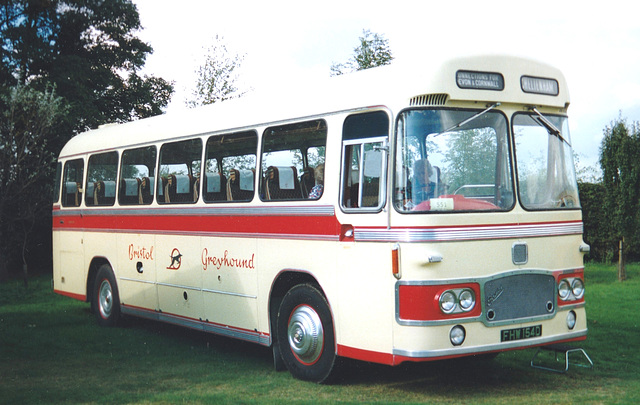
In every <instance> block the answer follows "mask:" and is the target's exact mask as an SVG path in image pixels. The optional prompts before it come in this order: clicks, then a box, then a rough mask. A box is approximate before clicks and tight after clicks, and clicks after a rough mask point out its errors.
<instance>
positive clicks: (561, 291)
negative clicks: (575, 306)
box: [558, 280, 570, 301]
mask: <svg viewBox="0 0 640 405" xmlns="http://www.w3.org/2000/svg"><path fill="white" fill-rule="evenodd" d="M569 291H570V289H569V282H568V281H567V280H562V281H560V283H559V284H558V295H559V296H560V299H561V300H563V301H564V300H566V299H567V298H568V297H569Z"/></svg>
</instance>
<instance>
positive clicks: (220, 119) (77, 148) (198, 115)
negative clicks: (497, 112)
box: [60, 55, 569, 158]
mask: <svg viewBox="0 0 640 405" xmlns="http://www.w3.org/2000/svg"><path fill="white" fill-rule="evenodd" d="M525 80H530V82H527V83H525ZM536 80H538V81H541V82H542V83H541V84H540V83H538V82H536ZM553 83H555V87H554V88H552V90H551V92H552V93H553V92H554V91H555V93H556V94H549V91H548V88H547V87H544V86H546V85H549V84H550V85H551V86H552V87H553ZM525 86H527V87H525ZM536 86H538V87H536ZM540 86H542V87H540ZM545 93H547V94H545ZM430 96H436V99H439V100H446V102H447V103H446V104H444V103H442V101H439V102H438V103H439V105H449V103H451V102H456V101H477V102H487V103H495V102H500V103H503V104H504V103H516V104H519V105H523V106H524V105H527V106H528V105H532V106H547V107H554V108H559V109H561V110H562V111H564V110H565V109H566V108H567V107H568V105H569V92H568V89H567V86H566V82H565V80H564V76H563V75H562V73H561V72H560V71H559V70H558V69H556V68H553V67H551V66H549V65H546V64H544V63H539V62H536V61H533V60H530V59H525V58H519V57H512V56H499V55H483V56H473V57H461V58H456V59H450V60H447V61H444V62H440V63H438V62H433V61H423V62H412V63H394V64H392V65H389V66H383V67H378V68H372V69H367V70H364V71H359V72H355V73H351V74H345V75H341V76H337V77H331V78H327V79H326V80H320V81H310V82H305V83H288V84H283V85H282V86H281V87H279V90H278V91H277V92H276V91H271V92H268V93H266V92H265V93H260V94H257V93H254V94H249V95H246V96H243V97H241V98H239V99H234V100H229V101H225V102H220V103H216V104H212V105H207V106H202V107H198V108H194V109H191V110H186V111H181V112H175V113H170V114H163V115H160V116H156V117H152V118H146V119H142V120H138V121H133V122H129V123H125V124H116V125H104V126H101V127H100V128H98V129H95V130H90V131H87V132H84V133H81V134H79V135H77V136H75V137H74V138H72V139H71V140H70V141H69V142H68V143H67V144H66V145H65V147H64V148H63V149H62V151H61V153H60V157H61V158H66V157H70V156H75V155H80V154H84V153H87V152H95V151H101V150H108V149H111V148H116V147H125V146H126V147H128V146H133V145H140V144H146V143H150V142H157V141H163V140H167V139H172V138H178V137H182V136H193V135H200V134H207V133H215V132H217V131H225V132H233V131H236V130H240V129H243V128H247V127H252V126H253V127H256V126H261V125H272V124H274V123H278V122H282V121H285V120H291V119H294V120H295V119H304V118H306V117H313V116H318V115H325V114H330V113H335V112H340V111H346V110H353V109H361V108H368V107H375V106H385V107H388V108H391V109H392V110H394V109H401V108H405V107H409V106H410V105H434V104H433V101H432V100H433V98H430ZM438 96H440V97H439V98H438ZM425 103H426V104H425Z"/></svg>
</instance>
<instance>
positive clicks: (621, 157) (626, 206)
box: [600, 118, 640, 281]
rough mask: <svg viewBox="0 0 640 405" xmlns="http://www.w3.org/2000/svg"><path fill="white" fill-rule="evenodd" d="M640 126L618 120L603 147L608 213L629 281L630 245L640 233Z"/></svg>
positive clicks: (606, 134)
mask: <svg viewBox="0 0 640 405" xmlns="http://www.w3.org/2000/svg"><path fill="white" fill-rule="evenodd" d="M638 156H640V126H639V125H638V123H634V124H632V125H631V126H630V127H629V126H628V125H627V123H626V121H625V120H623V119H622V118H618V120H617V121H615V122H613V123H612V124H611V126H610V127H607V128H605V131H604V138H603V139H602V145H601V147H600V165H601V167H602V175H603V176H602V179H603V181H602V182H603V185H604V188H605V190H606V192H605V194H604V197H605V198H604V207H605V213H606V215H607V217H608V223H609V226H610V229H611V232H612V233H613V236H614V237H615V238H616V239H617V240H619V246H620V248H619V257H618V279H619V280H620V281H623V280H624V279H625V278H626V271H625V253H626V250H627V247H626V245H629V244H632V243H635V242H636V241H637V238H638V234H639V233H640V160H638Z"/></svg>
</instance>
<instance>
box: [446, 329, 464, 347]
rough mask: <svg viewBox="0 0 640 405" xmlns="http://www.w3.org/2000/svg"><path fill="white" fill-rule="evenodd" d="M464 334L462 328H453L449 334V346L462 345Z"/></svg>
mask: <svg viewBox="0 0 640 405" xmlns="http://www.w3.org/2000/svg"><path fill="white" fill-rule="evenodd" d="M466 334H467V333H466V332H465V330H464V328H463V327H462V326H460V325H456V326H454V327H453V328H451V331H450V332H449V339H450V340H451V344H452V345H454V346H460V345H461V344H462V343H464V339H465V337H466Z"/></svg>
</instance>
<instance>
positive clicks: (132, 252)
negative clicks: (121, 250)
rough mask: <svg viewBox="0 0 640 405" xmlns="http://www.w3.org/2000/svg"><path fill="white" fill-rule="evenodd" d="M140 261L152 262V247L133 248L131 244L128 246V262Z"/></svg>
mask: <svg viewBox="0 0 640 405" xmlns="http://www.w3.org/2000/svg"><path fill="white" fill-rule="evenodd" d="M134 259H142V260H153V246H151V247H150V248H146V247H144V246H135V245H134V244H133V243H132V244H130V245H129V260H134Z"/></svg>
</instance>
